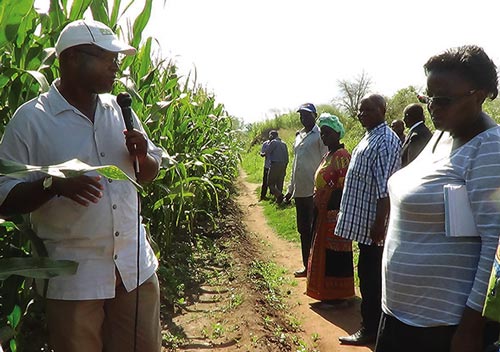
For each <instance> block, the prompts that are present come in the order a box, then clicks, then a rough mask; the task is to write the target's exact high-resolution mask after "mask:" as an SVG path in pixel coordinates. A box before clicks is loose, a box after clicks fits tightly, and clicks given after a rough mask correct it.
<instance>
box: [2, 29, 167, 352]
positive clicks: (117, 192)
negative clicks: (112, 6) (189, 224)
mask: <svg viewBox="0 0 500 352" xmlns="http://www.w3.org/2000/svg"><path fill="white" fill-rule="evenodd" d="M55 50H56V54H57V56H58V58H59V72H60V79H56V80H55V81H54V82H53V83H52V86H51V87H50V90H49V91H48V92H46V93H43V94H41V95H40V96H39V97H37V98H35V99H33V100H31V101H29V102H27V103H25V104H23V105H22V106H21V107H20V108H19V109H18V110H17V111H16V113H15V114H14V117H13V118H12V120H11V121H10V122H9V124H8V125H7V127H6V130H5V134H4V135H3V137H2V141H1V143H0V158H3V159H9V160H14V161H17V162H20V163H24V164H32V165H55V164H59V163H63V162H65V161H68V160H70V159H74V158H77V159H79V160H81V161H83V162H85V163H87V164H89V165H93V166H97V165H107V164H114V165H116V166H118V167H119V168H121V169H122V170H124V171H125V172H126V173H128V174H129V175H130V176H131V177H135V178H136V179H137V180H138V181H139V182H149V181H151V180H153V179H154V178H155V177H156V175H157V173H158V170H159V165H160V161H161V150H160V149H159V148H157V147H155V146H154V145H153V143H152V142H151V141H150V140H149V139H148V138H147V136H146V134H145V133H144V130H143V129H142V126H141V124H140V122H139V120H138V118H137V116H136V115H135V113H133V112H132V115H133V119H134V120H135V123H134V125H135V126H136V127H135V129H134V130H131V131H127V130H125V124H124V120H123V116H122V113H121V110H120V107H119V105H118V104H117V102H116V97H114V96H112V95H110V94H105V93H108V92H110V91H111V89H112V87H113V83H114V81H115V79H116V74H117V72H118V70H119V67H118V64H117V55H118V54H125V55H133V54H134V53H135V49H134V48H133V47H131V46H129V45H127V44H126V43H124V42H122V41H121V40H119V39H118V38H117V37H116V35H115V34H114V33H113V32H112V31H111V29H110V28H108V27H107V26H105V25H104V24H102V23H100V22H95V21H86V20H85V21H83V20H79V21H75V22H72V23H70V24H69V25H67V26H66V27H65V28H64V30H63V31H62V32H61V34H60V36H59V39H58V41H57V43H56V46H55ZM133 160H137V163H138V164H139V167H138V168H136V170H134V167H133V163H132V161H133ZM139 170H140V171H139ZM138 212H139V209H138V201H137V193H136V191H135V188H134V186H133V185H132V184H131V183H130V182H126V181H113V180H111V179H109V180H108V179H104V178H101V177H100V176H98V175H97V174H96V173H88V174H85V175H82V176H78V177H71V178H58V177H50V176H48V177H47V176H46V175H42V174H32V175H30V176H27V177H26V178H24V179H22V180H19V179H11V178H7V177H2V178H0V214H1V215H3V216H9V215H13V214H19V213H22V214H26V213H30V219H31V224H32V228H33V230H34V231H35V232H36V233H37V235H38V236H39V237H40V238H41V239H42V240H43V241H44V243H45V246H46V248H47V251H48V253H49V257H50V258H52V259H69V260H74V261H77V262H78V263H79V266H78V270H77V272H76V274H75V275H71V276H59V277H55V278H53V279H50V280H49V283H48V287H47V306H46V311H47V324H48V329H49V335H50V336H49V340H50V347H51V348H53V350H54V351H56V352H79V351H82V352H83V351H85V352H88V351H103V350H105V351H133V350H134V345H135V346H136V347H135V350H137V351H145V352H149V351H151V352H153V351H154V352H159V351H160V348H161V331H160V319H159V313H160V302H159V285H158V278H157V276H156V273H155V272H156V269H157V267H158V262H157V260H156V257H155V255H154V252H153V250H152V249H151V246H150V245H149V243H148V241H147V239H146V236H145V229H144V226H143V225H142V224H141V222H140V217H139V215H138ZM138 240H139V243H138ZM138 248H139V254H137V251H138ZM137 260H138V262H139V263H138V265H137ZM137 281H139V285H140V286H139V288H137ZM137 291H139V296H138V297H139V298H138V305H137V312H138V313H137V314H136V297H137ZM136 324H137V326H136Z"/></svg>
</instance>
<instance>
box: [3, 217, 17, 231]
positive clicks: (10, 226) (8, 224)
mask: <svg viewBox="0 0 500 352" xmlns="http://www.w3.org/2000/svg"><path fill="white" fill-rule="evenodd" d="M0 227H5V229H6V230H7V231H12V230H16V229H17V228H18V227H17V225H16V224H15V223H13V222H12V221H7V220H4V219H0Z"/></svg>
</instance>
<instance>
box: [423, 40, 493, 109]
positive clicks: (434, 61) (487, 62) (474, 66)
mask: <svg viewBox="0 0 500 352" xmlns="http://www.w3.org/2000/svg"><path fill="white" fill-rule="evenodd" d="M424 70H425V74H426V75H428V74H429V72H431V71H455V72H457V73H458V74H461V75H463V76H464V77H465V79H467V80H468V81H469V82H471V83H472V84H473V85H474V86H475V88H476V89H484V90H486V91H487V92H488V96H489V97H490V99H495V98H496V96H497V95H498V76H497V67H496V65H495V63H494V62H493V61H492V60H491V59H490V58H489V57H488V55H486V53H485V52H484V50H483V48H481V47H479V46H477V45H464V46H459V47H456V48H451V49H448V50H446V51H445V52H443V53H441V54H438V55H434V56H432V57H431V58H430V59H429V60H428V61H427V62H426V63H425V65H424Z"/></svg>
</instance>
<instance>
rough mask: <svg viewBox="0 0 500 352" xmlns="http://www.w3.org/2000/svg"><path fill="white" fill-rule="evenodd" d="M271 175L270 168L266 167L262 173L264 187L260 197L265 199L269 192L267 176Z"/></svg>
mask: <svg viewBox="0 0 500 352" xmlns="http://www.w3.org/2000/svg"><path fill="white" fill-rule="evenodd" d="M268 175H269V168H268V167H264V174H263V175H262V187H261V189H260V199H263V198H264V197H265V196H266V194H267V176H268Z"/></svg>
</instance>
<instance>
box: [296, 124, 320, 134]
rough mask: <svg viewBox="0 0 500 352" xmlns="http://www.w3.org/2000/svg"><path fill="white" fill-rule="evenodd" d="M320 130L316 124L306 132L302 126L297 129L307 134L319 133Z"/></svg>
mask: <svg viewBox="0 0 500 352" xmlns="http://www.w3.org/2000/svg"><path fill="white" fill-rule="evenodd" d="M320 132H321V131H320V129H319V127H318V125H314V126H313V128H312V129H311V130H310V131H309V132H306V130H305V128H304V127H302V129H301V130H300V131H299V133H300V134H302V133H307V134H309V133H320Z"/></svg>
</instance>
